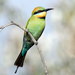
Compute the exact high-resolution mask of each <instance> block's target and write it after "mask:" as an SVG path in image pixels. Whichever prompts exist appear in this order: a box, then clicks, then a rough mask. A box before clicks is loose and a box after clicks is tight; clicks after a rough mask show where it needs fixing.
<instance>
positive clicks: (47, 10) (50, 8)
mask: <svg viewBox="0 0 75 75" xmlns="http://www.w3.org/2000/svg"><path fill="white" fill-rule="evenodd" d="M53 9H54V8H48V9H45V10H44V11H46V12H47V11H49V10H53Z"/></svg>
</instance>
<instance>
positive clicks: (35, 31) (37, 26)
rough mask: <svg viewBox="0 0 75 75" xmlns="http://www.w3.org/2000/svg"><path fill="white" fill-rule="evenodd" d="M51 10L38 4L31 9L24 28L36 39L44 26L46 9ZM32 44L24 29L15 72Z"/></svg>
mask: <svg viewBox="0 0 75 75" xmlns="http://www.w3.org/2000/svg"><path fill="white" fill-rule="evenodd" d="M49 10H53V8H47V9H45V8H44V7H41V6H38V7H36V8H34V10H33V11H32V15H31V17H30V18H29V19H28V21H27V24H26V26H25V29H27V30H28V31H29V32H30V33H31V34H32V36H33V37H34V38H35V40H36V41H37V40H38V39H39V37H40V36H41V34H42V32H43V31H44V28H45V18H46V15H47V11H49ZM33 45H34V42H33V40H32V39H31V38H30V36H29V35H28V33H26V32H25V31H24V36H23V45H22V49H21V52H20V54H19V56H18V57H17V59H16V61H15V63H14V65H15V66H17V68H16V71H15V73H16V72H17V70H18V68H19V67H23V64H24V59H25V57H26V54H27V51H28V50H29V49H30V48H31V47H32V46H33Z"/></svg>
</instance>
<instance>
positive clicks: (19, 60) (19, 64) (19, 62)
mask: <svg viewBox="0 0 75 75" xmlns="http://www.w3.org/2000/svg"><path fill="white" fill-rule="evenodd" d="M26 53H27V52H26ZM26 53H25V54H24V56H22V51H21V52H20V54H19V56H18V58H17V59H16V61H15V63H14V65H16V66H17V69H16V71H15V73H16V72H17V70H18V67H23V63H24V58H25V56H26Z"/></svg>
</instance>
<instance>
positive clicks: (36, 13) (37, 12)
mask: <svg viewBox="0 0 75 75" xmlns="http://www.w3.org/2000/svg"><path fill="white" fill-rule="evenodd" d="M43 11H44V10H39V11H37V12H35V13H34V14H37V13H40V12H43Z"/></svg>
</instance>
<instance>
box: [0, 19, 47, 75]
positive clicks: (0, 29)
mask: <svg viewBox="0 0 75 75" xmlns="http://www.w3.org/2000/svg"><path fill="white" fill-rule="evenodd" d="M9 20H10V21H11V23H9V24H6V25H4V26H1V27H0V32H1V31H2V30H3V29H4V28H5V27H7V26H10V25H16V26H18V27H19V28H21V29H22V30H23V31H25V32H27V33H28V34H29V36H30V37H31V39H32V41H33V42H34V44H35V45H36V47H37V49H38V51H39V54H40V57H41V61H42V63H43V66H44V70H45V74H46V75H48V71H47V66H46V64H45V62H44V58H43V55H42V52H41V50H40V49H39V47H38V42H37V41H36V40H35V38H34V37H33V36H32V34H31V33H30V32H29V31H28V30H27V29H24V28H23V27H21V26H20V25H19V24H17V23H15V22H13V21H12V20H11V19H9Z"/></svg>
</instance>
